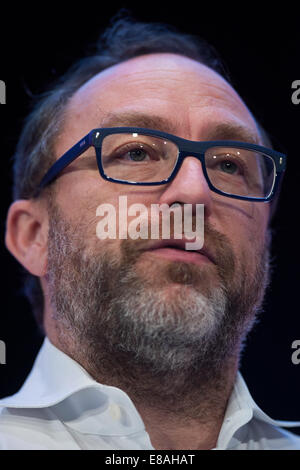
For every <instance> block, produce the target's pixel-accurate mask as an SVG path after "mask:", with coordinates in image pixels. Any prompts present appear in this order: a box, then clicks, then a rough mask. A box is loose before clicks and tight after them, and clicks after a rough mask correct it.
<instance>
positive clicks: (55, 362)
mask: <svg viewBox="0 0 300 470" xmlns="http://www.w3.org/2000/svg"><path fill="white" fill-rule="evenodd" d="M103 38H104V40H103V41H104V42H103V41H102V42H101V44H100V45H99V51H100V52H99V54H96V55H95V56H93V57H91V58H88V59H85V60H83V61H81V62H80V63H79V64H77V65H76V66H75V67H74V68H73V69H72V70H71V72H70V73H69V74H68V75H67V76H66V77H64V79H63V80H61V81H60V83H59V84H58V85H57V87H56V88H55V89H54V91H52V92H50V93H49V94H48V95H47V96H46V97H44V98H43V100H42V101H41V102H40V103H39V104H38V106H37V107H36V108H35V109H34V111H33V112H32V114H31V116H30V117H29V119H28V121H27V123H26V125H25V127H24V130H23V133H22V136H21V138H20V142H19V144H18V147H17V151H16V155H15V167H14V170H15V173H14V176H15V187H14V202H13V204H12V205H11V207H10V209H9V212H8V217H7V232H6V245H7V248H8V249H9V250H10V252H11V253H12V254H13V255H14V256H15V257H16V259H17V260H18V261H19V262H20V263H21V264H22V266H24V268H25V269H26V270H27V271H28V273H30V275H31V279H30V282H31V285H32V286H33V287H32V289H31V299H32V304H33V307H34V309H35V312H36V315H37V317H39V318H40V319H42V320H41V321H42V325H43V329H44V331H45V334H46V339H45V342H44V344H43V346H42V348H41V350H40V352H39V355H38V357H37V359H36V362H35V364H34V367H33V370H32V371H31V373H30V375H29V377H28V378H27V380H26V382H25V384H24V385H23V387H22V388H21V390H20V391H19V392H18V393H17V394H15V395H13V396H11V397H7V398H5V399H3V400H1V405H2V413H1V415H0V446H1V447H2V448H3V449H300V438H299V437H297V436H296V435H293V434H292V433H290V432H287V431H285V430H283V429H282V428H280V427H279V426H281V425H284V423H278V422H275V421H273V420H272V419H271V418H269V417H268V416H266V415H265V414H264V413H263V412H262V411H261V410H260V409H259V408H258V407H257V405H256V404H255V403H254V401H253V400H252V398H251V396H250V394H249V392H248V390H247V387H246V385H245V383H244V381H243V379H242V377H241V375H240V373H239V372H238V368H239V356H240V352H241V349H242V344H243V342H244V340H245V337H246V335H247V333H248V331H249V330H250V329H251V326H252V325H253V323H254V322H255V318H256V316H257V314H258V312H259V310H260V307H261V303H262V299H263V295H264V291H265V289H266V287H267V285H268V282H269V246H270V232H269V222H270V217H271V213H272V211H273V210H274V198H273V200H272V201H271V198H272V197H273V196H275V193H276V189H278V184H279V179H280V176H281V175H282V174H283V169H284V164H285V156H284V155H282V154H279V153H278V152H276V151H272V149H270V148H267V147H270V145H269V144H268V141H266V137H265V134H264V132H263V131H262V129H261V127H260V126H259V124H258V123H257V122H256V120H255V118H254V117H253V116H252V114H251V112H250V111H249V110H248V108H247V107H246V105H245V104H244V103H243V101H242V100H241V98H240V97H239V96H238V95H237V93H236V92H235V91H234V89H233V88H232V87H231V86H230V84H229V82H228V81H227V80H226V79H225V78H223V77H222V76H221V74H220V72H221V68H220V65H219V64H218V63H216V59H215V56H213V55H209V54H208V52H207V46H206V45H205V44H204V45H203V44H202V45H201V44H200V43H199V44H197V43H196V41H195V40H194V39H193V38H190V37H189V36H185V35H181V34H179V33H175V32H173V31H171V30H169V29H168V28H167V27H160V26H157V25H145V24H142V23H138V22H134V21H133V20H130V19H125V20H122V19H121V20H118V21H117V22H116V23H115V24H113V25H112V27H111V28H110V29H109V30H108V31H107V32H106V33H105V34H104V36H103ZM128 128H130V129H128ZM92 130H94V131H92ZM91 131H92V132H91ZM85 136H86V137H85ZM222 141H223V142H222ZM224 141H226V142H224ZM229 141H230V142H229ZM195 142H197V143H195ZM207 142H213V143H208V144H207ZM63 155H64V156H63ZM62 156H63V157H62ZM61 157H62V158H61ZM55 161H57V162H59V163H58V164H56V165H54V166H53V164H54V162H55ZM49 168H51V169H50V171H49V172H48V170H49ZM99 171H100V174H99ZM276 174H277V176H276ZM45 175H46V176H45ZM136 183H138V184H136ZM148 183H151V184H148ZM121 197H126V202H127V207H130V206H131V205H132V204H137V203H138V204H143V207H145V208H147V209H149V208H150V207H151V206H152V205H156V207H157V205H160V206H161V205H163V204H164V205H167V207H170V208H172V207H173V208H174V207H175V208H177V210H179V209H180V208H183V207H185V206H187V205H189V207H191V208H192V216H191V217H192V222H193V227H194V226H195V224H196V222H197V220H196V218H197V208H198V207H199V205H204V245H203V247H200V248H201V249H198V248H197V250H196V251H194V250H193V251H190V250H188V249H187V247H186V243H185V242H186V241H187V240H186V238H188V237H185V238H182V239H181V241H178V238H176V235H178V233H177V234H176V233H175V228H174V226H172V227H171V235H170V237H169V239H167V240H164V241H163V237H162V234H161V219H159V222H158V224H159V229H160V230H159V240H157V239H155V237H152V238H151V236H150V237H149V238H148V239H147V237H144V238H143V237H142V236H140V237H139V238H136V239H134V238H132V237H131V238H130V237H126V232H127V231H129V228H128V227H129V226H128V224H127V223H128V221H129V220H130V216H132V215H133V214H132V213H129V212H128V214H125V219H126V217H127V216H128V220H125V219H124V213H122V214H120V213H119V214H118V216H117V217H116V219H115V221H116V225H117V227H116V228H117V229H118V230H116V233H118V236H116V237H107V238H105V237H103V236H102V238H101V237H99V236H97V234H98V235H99V231H98V229H99V225H98V224H99V215H101V214H102V215H103V211H102V212H101V211H99V209H98V208H99V207H102V209H103V207H105V208H107V207H108V205H110V207H113V208H116V213H118V210H119V212H120V211H121V210H120V200H121V199H120V198H121ZM268 201H271V202H268ZM173 215H174V218H175V212H174V213H173ZM144 217H145V216H144ZM147 217H148V219H149V221H150V222H151V221H152V213H151V212H150V211H148V212H147ZM147 217H146V220H147ZM141 220H142V219H141ZM143 220H144V221H145V218H144V219H143ZM124 221H125V222H126V226H125V222H124ZM174 225H175V224H174ZM125 227H127V228H125ZM37 281H38V282H37ZM39 283H40V284H39ZM292 424H293V423H290V425H292ZM286 425H288V423H286Z"/></svg>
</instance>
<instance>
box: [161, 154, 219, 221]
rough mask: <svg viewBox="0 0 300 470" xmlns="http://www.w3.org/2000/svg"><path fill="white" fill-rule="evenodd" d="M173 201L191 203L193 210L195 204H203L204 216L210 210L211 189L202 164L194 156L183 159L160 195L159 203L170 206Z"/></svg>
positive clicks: (206, 215)
mask: <svg viewBox="0 0 300 470" xmlns="http://www.w3.org/2000/svg"><path fill="white" fill-rule="evenodd" d="M175 202H179V203H182V204H192V206H193V211H194V210H195V209H196V204H204V213H205V217H208V216H209V215H210V214H211V212H212V198H211V190H210V189H209V186H208V183H207V181H206V179H205V176H204V173H203V169H202V164H201V162H200V161H199V160H198V159H197V158H195V157H186V158H185V159H184V161H183V163H182V165H181V168H180V169H179V171H178V173H177V175H176V177H175V178H174V180H173V181H171V183H169V184H168V185H167V188H166V190H165V191H164V192H163V194H162V195H161V198H160V203H166V204H168V205H169V206H171V205H172V204H174V203H175Z"/></svg>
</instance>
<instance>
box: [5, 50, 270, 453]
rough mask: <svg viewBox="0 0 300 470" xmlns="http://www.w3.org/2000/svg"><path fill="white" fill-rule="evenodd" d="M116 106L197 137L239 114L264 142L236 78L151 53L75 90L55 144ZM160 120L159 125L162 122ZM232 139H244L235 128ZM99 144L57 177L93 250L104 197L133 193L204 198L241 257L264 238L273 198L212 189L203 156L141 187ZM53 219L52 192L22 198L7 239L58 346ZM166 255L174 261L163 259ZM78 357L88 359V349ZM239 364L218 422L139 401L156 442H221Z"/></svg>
mask: <svg viewBox="0 0 300 470" xmlns="http://www.w3.org/2000/svg"><path fill="white" fill-rule="evenodd" d="M116 112H118V113H120V112H122V113H123V112H138V113H143V114H147V115H155V116H159V117H161V118H163V119H165V120H166V121H167V122H168V123H169V126H170V128H172V133H173V134H175V135H177V136H180V137H183V138H186V139H190V140H212V139H211V134H212V132H213V130H214V129H215V128H216V126H217V125H218V124H222V123H224V122H225V123H231V124H235V125H237V126H243V127H244V128H245V129H247V130H248V131H249V132H251V133H252V134H254V136H256V138H257V143H262V142H261V139H260V135H259V131H258V128H257V125H256V122H255V119H254V118H253V116H252V114H251V113H250V111H249V110H248V108H247V107H246V105H245V104H244V103H243V101H242V100H241V98H240V97H239V96H238V95H237V93H236V92H235V91H234V90H233V89H232V87H231V86H230V85H229V84H228V83H227V82H226V81H225V80H224V79H223V78H221V77H220V76H219V75H218V74H217V73H215V72H213V71H212V70H210V69H209V68H207V67H206V66H204V65H202V64H199V63H197V62H195V61H193V60H191V59H188V58H185V57H182V56H179V55H174V54H150V55H147V56H141V57H138V58H134V59H131V60H128V61H126V62H124V63H122V64H119V65H117V66H114V67H111V68H109V69H107V70H105V71H104V72H101V73H100V74H98V75H97V76H95V77H94V78H93V79H91V80H90V81H89V82H87V83H86V84H85V85H84V86H83V87H81V88H80V89H79V90H78V91H77V92H76V93H75V95H74V96H73V97H72V99H71V100H70V103H69V105H68V108H67V111H66V119H65V123H64V127H63V129H62V132H61V135H60V136H59V138H58V140H57V143H56V155H57V158H59V156H61V155H62V154H63V153H64V152H65V151H66V150H68V149H69V148H70V147H71V146H72V145H74V143H76V142H77V141H79V140H80V139H81V138H82V137H83V136H84V135H86V134H87V133H88V132H89V131H90V130H91V129H94V128H96V127H100V126H101V125H102V123H103V122H104V125H105V120H106V118H107V116H108V115H109V114H110V113H116ZM116 125H119V123H118V122H115V123H110V126H116ZM121 125H126V124H125V123H122V124H121ZM129 125H134V123H133V122H131V123H129ZM137 125H139V124H137ZM141 127H142V126H141ZM144 127H145V126H144ZM157 128H159V129H160V126H157ZM161 130H164V129H161ZM168 130H169V131H170V130H171V129H168ZM217 138H218V137H217V136H215V139H216V140H217ZM219 138H222V137H219ZM228 138H230V136H228ZM232 140H241V139H237V138H235V136H232ZM91 150H92V149H90V150H88V151H87V152H86V153H85V154H83V155H82V156H81V157H80V158H79V159H77V160H76V161H75V162H73V163H72V164H71V165H70V166H69V167H68V168H67V169H65V170H64V172H63V174H62V175H60V177H59V178H58V179H57V181H56V183H55V189H56V203H57V205H58V206H59V208H60V210H61V211H62V213H63V214H65V216H66V218H67V219H68V221H70V223H72V224H73V225H74V227H76V223H78V222H79V221H80V222H81V223H84V224H85V226H86V227H87V232H86V236H87V237H88V238H87V240H88V241H89V243H90V247H91V250H92V249H95V244H96V242H97V240H96V237H95V227H96V223H97V222H98V219H97V218H96V216H95V212H96V207H97V206H98V205H99V204H101V203H110V204H113V205H115V206H116V205H117V201H118V197H119V196H120V195H127V197H128V205H129V204H131V203H134V202H140V203H143V204H144V205H145V206H147V207H148V206H150V205H151V204H162V203H167V204H169V205H171V204H172V203H174V202H176V201H179V202H181V203H189V204H194V205H195V204H204V205H205V221H207V222H209V223H210V224H211V226H212V227H213V228H215V229H216V230H217V231H219V232H220V233H221V234H224V235H225V236H226V237H228V239H229V240H230V242H231V246H232V248H233V250H234V254H235V257H236V259H237V260H239V259H241V258H242V256H243V253H244V252H246V253H249V249H248V250H247V249H246V248H247V247H248V246H249V244H250V245H253V246H255V247H256V248H257V247H258V248H259V247H261V246H263V243H264V240H265V237H266V231H267V226H268V220H269V205H268V204H260V203H252V202H245V201H239V200H235V199H230V198H226V197H223V196H220V195H218V194H215V193H213V192H211V191H210V190H209V187H208V185H207V183H206V181H205V178H204V176H203V172H202V167H201V163H200V162H199V161H197V160H196V159H195V158H193V157H188V158H186V159H185V161H184V163H183V165H182V167H181V169H180V171H179V173H178V174H177V176H176V178H175V180H174V181H173V182H171V183H169V184H167V185H163V186H157V187H154V188H150V189H149V188H145V187H144V188H143V187H141V188H138V190H137V189H136V188H135V189H134V190H132V188H131V187H130V186H127V185H118V184H112V183H109V182H108V181H104V180H103V179H101V178H100V177H99V173H98V170H97V167H96V164H95V161H94V162H92V159H86V158H85V157H88V156H90V155H93V152H92V151H91ZM48 226H49V218H48V212H47V207H46V204H45V201H44V200H43V198H41V199H40V200H38V201H32V200H18V201H15V202H14V203H13V204H12V205H11V207H10V209H9V211H8V217H7V232H6V246H7V248H8V249H9V251H10V252H11V253H12V254H13V255H14V256H15V258H16V259H17V260H18V261H19V262H20V263H21V264H22V265H23V266H24V267H25V268H26V269H27V270H28V271H29V272H31V273H32V274H34V275H36V276H39V277H40V279H41V283H42V287H43V291H44V295H45V300H46V307H45V312H44V318H45V322H44V327H45V331H46V334H47V335H48V337H49V339H50V341H51V342H52V343H53V344H54V345H57V347H59V348H60V349H62V350H64V351H65V352H67V351H68V345H67V344H64V345H62V344H60V343H59V340H58V337H57V333H56V328H55V326H56V325H55V322H54V320H53V318H52V314H53V312H52V307H51V305H50V302H49V300H48V294H47V281H46V279H45V275H46V274H47V246H48ZM101 243H102V244H103V245H102V246H103V249H105V247H106V246H107V245H106V244H107V243H109V244H110V248H111V249H113V250H115V251H116V252H117V253H118V252H119V250H120V241H119V240H105V241H101ZM98 249H99V246H98ZM152 256H153V255H151V254H146V255H145V256H143V257H141V258H140V259H139V261H138V265H137V269H140V271H141V273H147V276H148V277H149V278H150V277H153V278H155V277H157V276H158V274H157V270H156V271H155V272H154V269H153V262H152V260H153V258H151V257H152ZM160 262H161V263H166V262H169V261H167V260H162V259H161V260H160ZM247 266H248V270H249V275H250V276H251V274H252V273H253V275H254V272H255V265H254V257H252V256H250V255H249V259H248V260H247ZM166 289H167V290H166V295H170V296H171V295H172V290H173V289H176V285H175V283H174V285H172V284H170V285H169V286H168V288H166ZM76 359H77V360H78V362H80V361H81V358H79V357H78V358H76V357H75V360H76ZM81 362H82V361H81ZM237 363H238V352H237V354H236V361H233V362H232V364H231V365H230V368H229V370H228V381H227V384H226V386H225V388H224V397H223V402H222V403H221V404H220V410H221V411H220V413H219V416H218V417H216V416H217V414H215V415H214V417H213V418H212V419H211V421H210V420H209V419H208V420H207V422H206V423H194V422H192V421H191V420H188V421H187V422H184V423H182V420H180V419H178V421H176V417H175V418H174V417H172V420H168V417H167V416H162V415H160V414H159V413H157V412H154V411H153V410H149V409H148V408H147V406H146V404H139V407H138V410H139V412H140V414H141V416H142V418H143V419H144V422H145V425H146V428H147V431H148V433H149V435H150V438H151V441H152V443H153V445H154V447H155V448H156V449H183V448H185V449H197V448H198V449H199V448H204V449H209V448H212V447H214V446H215V445H216V442H217V437H218V433H219V430H220V427H221V424H222V420H223V412H224V409H225V406H226V403H227V400H228V397H229V395H230V392H231V389H232V385H233V383H234V379H235V374H236V370H237ZM99 381H101V373H99ZM162 418H163V419H162ZM199 436H200V437H199Z"/></svg>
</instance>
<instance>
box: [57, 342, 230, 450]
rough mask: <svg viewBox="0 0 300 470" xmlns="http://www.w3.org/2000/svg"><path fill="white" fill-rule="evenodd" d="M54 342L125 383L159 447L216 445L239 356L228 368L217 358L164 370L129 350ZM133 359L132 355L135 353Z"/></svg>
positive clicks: (94, 370)
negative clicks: (214, 361) (213, 363)
mask: <svg viewBox="0 0 300 470" xmlns="http://www.w3.org/2000/svg"><path fill="white" fill-rule="evenodd" d="M50 340H51V342H52V343H53V344H54V345H56V346H57V347H58V348H59V349H61V350H62V351H63V352H65V353H66V354H68V355H69V356H70V357H72V358H73V359H74V360H75V361H76V362H78V363H79V364H80V365H81V366H82V367H83V368H84V369H85V370H86V371H87V372H88V373H89V374H90V375H91V376H92V377H93V378H94V379H95V380H96V381H97V382H99V383H102V384H106V385H110V386H114V387H117V388H120V389H121V390H123V391H124V392H126V393H127V395H128V396H129V397H130V399H131V400H132V401H133V403H134V405H135V406H136V409H137V411H138V412H139V414H140V416H141V418H142V420H143V422H144V424H145V428H146V430H147V432H148V434H149V437H150V440H151V443H152V445H153V447H154V448H155V449H157V450H163V449H166V450H173V449H174V450H179V449H186V450H193V449H212V448H214V447H215V446H216V443H217V440H218V435H219V432H220V428H221V426H222V422H223V419H224V415H225V411H226V406H227V402H228V399H229V397H230V393H231V391H232V387H233V384H234V381H235V377H236V373H237V369H238V359H237V356H232V357H231V358H230V359H227V361H224V363H223V364H222V368H220V367H219V368H218V370H213V368H212V367H211V364H210V366H209V367H207V368H206V369H205V367H203V365H202V370H200V369H199V368H198V369H197V370H195V367H193V369H192V368H191V370H187V369H185V370H181V371H176V372H169V373H164V374H158V373H156V374H153V373H151V371H150V370H149V368H148V367H147V366H146V365H137V364H134V362H133V361H132V360H129V358H128V357H126V355H124V354H119V356H118V357H116V356H114V357H113V358H112V357H111V355H110V354H105V352H103V351H102V352H101V353H100V352H99V351H98V353H97V360H96V361H95V355H91V354H90V353H89V351H88V348H84V346H81V347H78V343H77V345H76V347H72V345H71V344H70V342H69V341H68V344H66V343H62V342H61V341H58V340H55V339H54V338H50ZM131 359H132V358H131Z"/></svg>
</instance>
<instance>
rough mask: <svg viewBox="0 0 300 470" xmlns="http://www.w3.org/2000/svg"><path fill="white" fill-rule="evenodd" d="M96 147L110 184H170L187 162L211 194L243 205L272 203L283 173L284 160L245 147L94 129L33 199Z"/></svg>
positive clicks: (145, 132) (274, 153) (57, 166)
mask: <svg viewBox="0 0 300 470" xmlns="http://www.w3.org/2000/svg"><path fill="white" fill-rule="evenodd" d="M92 146H93V147H94V148H95V151H96V158H97V163H98V168H99V172H100V175H101V177H102V178H104V179H105V180H107V181H110V182H111V183H118V184H131V185H141V186H155V185H161V184H167V183H170V182H171V181H172V180H173V179H174V178H175V176H176V174H177V173H178V171H179V169H180V167H181V164H182V162H183V160H184V159H185V158H186V157H195V158H197V159H198V160H199V161H200V162H201V164H202V170H203V174H204V176H205V178H206V181H207V184H208V186H209V188H210V189H211V191H214V192H215V193H218V194H221V195H223V196H226V197H231V198H236V199H242V200H246V201H257V202H260V201H262V202H267V201H270V200H271V199H272V198H273V197H274V195H275V193H276V190H277V189H278V187H279V183H280V179H281V178H282V176H283V174H284V170H285V168H286V155H284V154H282V153H280V152H277V151H275V150H273V149H269V148H266V147H262V146H260V145H256V144H250V143H245V142H237V141H229V140H218V141H208V142H194V141H190V140H186V139H182V138H180V137H177V136H175V135H171V134H167V133H165V132H161V131H156V130H152V129H143V128H139V127H112V128H101V129H94V130H92V131H91V132H89V134H87V135H86V136H85V137H84V138H83V139H81V140H80V141H79V142H78V143H77V144H75V145H74V146H73V147H72V148H70V149H69V150H68V151H67V152H66V153H65V154H64V155H62V156H61V157H60V158H59V159H58V160H57V161H56V162H55V163H54V164H53V165H52V166H51V168H50V169H49V170H48V171H47V173H46V175H45V176H44V177H43V179H42V180H41V182H40V184H39V186H38V188H37V190H36V192H35V194H34V197H37V196H38V195H39V194H40V192H41V190H42V189H43V188H44V187H45V186H47V185H48V184H50V183H51V182H52V181H54V180H55V179H56V178H57V177H58V175H59V173H60V172H61V171H62V170H63V169H64V168H66V166H68V165H69V164H70V163H71V162H73V161H74V160H75V159H76V158H78V157H79V156H80V155H81V154H82V153H84V152H85V151H86V150H87V149H88V148H89V147H92Z"/></svg>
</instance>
